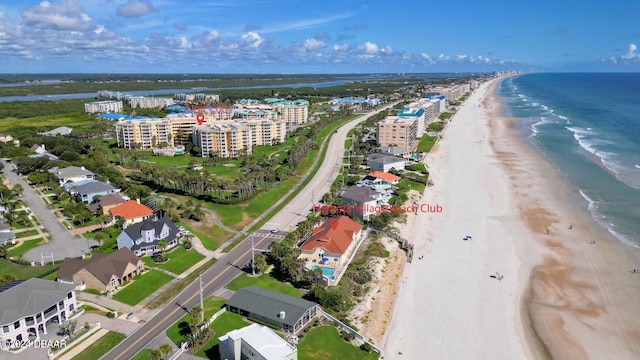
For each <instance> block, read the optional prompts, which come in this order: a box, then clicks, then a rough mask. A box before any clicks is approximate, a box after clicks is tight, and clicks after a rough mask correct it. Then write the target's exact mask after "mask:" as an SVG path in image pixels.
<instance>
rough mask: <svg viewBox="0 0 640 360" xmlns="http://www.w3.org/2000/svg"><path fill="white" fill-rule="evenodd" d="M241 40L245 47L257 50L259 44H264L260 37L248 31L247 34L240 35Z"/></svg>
mask: <svg viewBox="0 0 640 360" xmlns="http://www.w3.org/2000/svg"><path fill="white" fill-rule="evenodd" d="M241 39H242V41H243V42H244V43H245V44H246V45H248V46H249V47H252V48H258V47H260V44H262V43H263V42H264V39H263V38H262V36H260V34H258V33H257V32H254V31H249V32H248V33H246V34H244V35H242V37H241Z"/></svg>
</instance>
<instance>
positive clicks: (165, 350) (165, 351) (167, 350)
mask: <svg viewBox="0 0 640 360" xmlns="http://www.w3.org/2000/svg"><path fill="white" fill-rule="evenodd" d="M158 350H160V352H161V353H162V355H164V358H165V359H168V357H167V355H169V354H170V353H171V351H172V350H173V348H172V347H171V345H170V344H162V345H160V349H158Z"/></svg>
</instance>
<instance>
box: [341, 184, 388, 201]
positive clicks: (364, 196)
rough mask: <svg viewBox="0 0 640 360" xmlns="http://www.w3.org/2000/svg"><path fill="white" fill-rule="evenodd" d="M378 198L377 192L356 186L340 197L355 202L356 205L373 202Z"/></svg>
mask: <svg viewBox="0 0 640 360" xmlns="http://www.w3.org/2000/svg"><path fill="white" fill-rule="evenodd" d="M378 196H380V193H379V192H377V191H375V190H373V189H371V188H369V187H365V186H356V185H353V186H352V187H350V188H349V189H347V191H345V192H344V193H342V195H341V197H342V198H343V199H345V200H350V201H355V202H356V203H358V204H364V203H366V202H369V201H374V200H375V199H376V198H377V197H378Z"/></svg>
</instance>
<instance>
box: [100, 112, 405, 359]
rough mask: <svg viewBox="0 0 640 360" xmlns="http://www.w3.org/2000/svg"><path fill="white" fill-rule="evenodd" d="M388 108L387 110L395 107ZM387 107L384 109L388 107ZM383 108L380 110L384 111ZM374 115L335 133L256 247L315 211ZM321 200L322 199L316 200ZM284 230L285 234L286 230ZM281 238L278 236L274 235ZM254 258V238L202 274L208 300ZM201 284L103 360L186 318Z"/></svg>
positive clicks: (135, 348) (259, 234) (129, 352)
mask: <svg viewBox="0 0 640 360" xmlns="http://www.w3.org/2000/svg"><path fill="white" fill-rule="evenodd" d="M393 105H395V103H394V104H391V105H388V106H387V107H390V106H393ZM387 107H385V108H387ZM381 110H382V109H380V110H378V111H381ZM371 115H372V114H366V115H363V116H361V117H359V118H357V119H356V120H353V121H351V122H349V123H348V124H346V125H344V126H342V127H341V128H340V129H339V130H338V132H337V133H336V134H334V135H333V136H332V138H331V140H330V142H329V144H328V148H327V149H328V150H327V153H326V155H325V161H324V162H323V163H322V165H320V168H319V170H318V172H317V173H316V175H315V176H314V177H313V179H312V180H311V181H310V182H309V184H308V185H307V186H306V187H305V188H304V189H301V190H300V192H299V193H298V194H297V195H296V197H295V198H294V199H293V200H292V201H291V202H290V203H289V205H287V206H286V207H285V208H284V209H283V210H282V211H280V212H279V213H278V214H276V215H275V216H274V217H273V218H272V219H271V220H270V221H269V222H268V223H267V224H265V226H264V227H263V229H261V230H258V231H256V232H255V233H254V234H253V237H252V238H253V242H254V246H255V247H256V248H259V249H267V248H268V246H269V244H270V243H271V242H272V241H277V240H280V238H281V237H283V235H284V234H286V230H288V229H289V228H290V227H291V228H293V227H295V226H296V225H297V224H298V222H300V221H301V220H304V218H305V216H306V214H308V213H309V211H310V210H311V208H312V203H311V194H312V193H314V194H316V196H317V197H318V198H319V196H320V195H322V194H324V193H325V192H327V191H328V190H329V187H330V186H331V183H333V180H334V179H335V178H336V176H337V175H338V172H339V170H340V164H341V163H342V156H343V154H344V142H345V140H346V137H347V133H348V132H349V130H351V129H352V128H353V127H355V126H356V125H357V124H359V123H360V122H363V121H365V120H366V119H368V118H369V117H370V116H371ZM314 200H315V201H318V200H319V199H314ZM274 227H279V228H280V229H282V230H281V231H280V232H279V233H277V234H273V233H271V232H270V231H271V230H272V229H273V228H274ZM283 230H284V231H283ZM275 235H279V236H275ZM250 259H251V237H250V238H247V239H245V240H244V241H242V242H241V243H240V244H238V245H237V246H236V247H235V248H233V250H231V251H230V252H228V253H227V254H225V255H224V256H222V257H221V258H220V260H218V262H216V263H215V264H214V265H213V266H212V267H210V268H209V269H208V270H206V271H205V272H204V273H203V274H202V284H203V295H204V297H205V298H207V297H210V296H212V295H213V294H214V293H216V292H217V291H218V290H219V289H221V288H223V287H224V286H226V285H227V284H228V283H229V282H230V281H231V280H233V279H234V278H236V277H237V276H238V275H240V274H241V273H242V270H241V269H242V268H243V267H244V265H245V264H247V263H248V262H249V260H250ZM199 294H200V292H199V285H198V281H195V282H194V283H192V284H190V285H189V286H188V287H187V288H185V290H184V291H183V292H182V293H180V294H179V295H178V296H177V297H176V298H175V299H174V300H173V301H172V302H171V303H170V304H168V305H167V306H165V307H164V308H163V309H162V310H161V311H160V312H159V313H158V315H157V316H154V317H153V318H151V319H150V320H149V321H148V322H146V323H145V324H144V325H143V326H142V327H141V328H140V329H138V330H137V331H136V332H135V333H134V334H132V335H131V336H129V337H127V338H126V339H125V340H124V341H123V342H122V343H120V344H119V345H118V346H116V347H115V348H114V349H113V350H111V351H110V352H109V353H107V354H106V355H105V356H103V357H102V358H101V359H104V360H117V359H130V358H132V357H133V356H134V355H135V354H136V353H138V352H139V351H140V350H142V349H143V348H144V347H145V346H146V345H147V344H148V343H149V342H151V341H152V340H153V339H154V338H155V337H156V336H158V335H159V334H160V333H162V332H164V331H165V330H166V329H167V328H168V327H169V326H171V325H172V324H173V323H175V322H176V321H178V320H179V319H180V318H181V317H182V316H184V315H185V314H186V313H187V312H188V310H190V309H191V308H193V307H195V306H197V305H198V303H199V301H200V300H199V299H200V296H199Z"/></svg>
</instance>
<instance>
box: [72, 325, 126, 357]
mask: <svg viewBox="0 0 640 360" xmlns="http://www.w3.org/2000/svg"><path fill="white" fill-rule="evenodd" d="M126 337H127V336H126V335H125V334H121V333H119V332H115V331H109V332H108V333H106V334H105V335H104V336H103V337H101V338H100V339H98V341H96V342H94V343H93V344H91V345H89V347H87V348H86V349H84V350H82V352H81V353H80V354H78V355H76V356H74V357H73V359H72V360H96V359H99V358H101V357H102V355H104V354H106V353H108V352H109V351H110V350H111V349H113V348H114V347H115V346H116V345H118V344H119V343H120V342H121V341H122V340H124V339H125V338H126Z"/></svg>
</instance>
